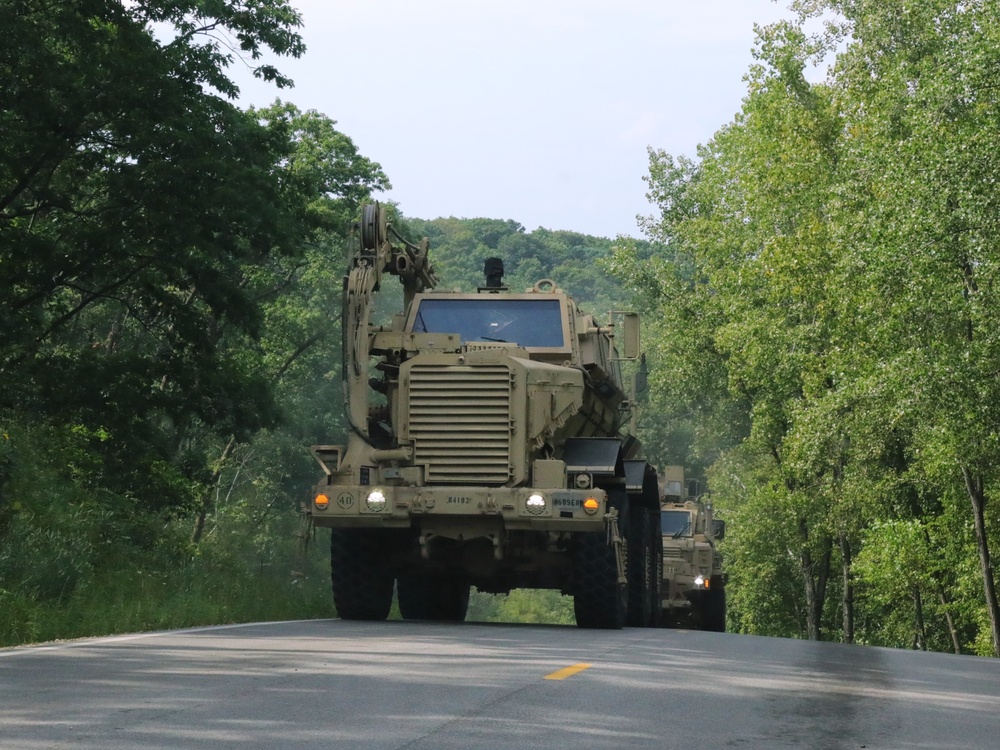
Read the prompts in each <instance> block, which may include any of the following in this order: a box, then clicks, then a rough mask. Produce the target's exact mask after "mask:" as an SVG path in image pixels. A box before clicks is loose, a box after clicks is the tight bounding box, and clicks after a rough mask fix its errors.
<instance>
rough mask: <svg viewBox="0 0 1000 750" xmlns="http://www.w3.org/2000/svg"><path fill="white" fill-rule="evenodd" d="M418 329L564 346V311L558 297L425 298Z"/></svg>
mask: <svg viewBox="0 0 1000 750" xmlns="http://www.w3.org/2000/svg"><path fill="white" fill-rule="evenodd" d="M413 332H414V333H422V332H427V333H457V334H458V335H459V336H461V337H462V341H503V342H510V343H514V344H519V345H520V346H523V347H525V348H531V347H542V348H562V347H564V346H565V342H564V340H563V327H562V311H561V310H560V305H559V300H558V299H504V298H502V297H498V296H496V295H488V296H485V295H484V296H483V297H481V298H479V299H425V300H421V301H420V304H419V307H418V308H417V312H416V316H415V317H414V322H413Z"/></svg>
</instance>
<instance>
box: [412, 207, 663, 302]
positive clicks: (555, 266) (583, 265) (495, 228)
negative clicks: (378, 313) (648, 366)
mask: <svg viewBox="0 0 1000 750" xmlns="http://www.w3.org/2000/svg"><path fill="white" fill-rule="evenodd" d="M402 221H403V224H404V227H405V231H406V233H407V234H408V235H409V236H410V237H412V238H414V239H416V238H420V237H427V238H428V239H429V240H430V243H431V247H432V248H433V253H434V257H433V265H434V270H435V272H436V273H437V275H438V277H439V278H440V279H441V283H442V285H443V286H444V287H445V288H457V289H461V290H462V291H474V290H475V289H476V288H477V287H480V286H482V285H483V284H484V283H485V278H484V277H483V265H484V261H485V260H486V259H487V258H492V257H497V258H500V259H501V260H503V262H504V270H505V276H504V284H505V285H506V286H508V287H509V288H511V289H514V290H518V291H520V290H522V289H530V288H531V287H532V286H534V284H535V282H537V281H539V280H540V279H552V280H553V281H555V282H556V283H557V284H558V285H559V286H560V287H561V288H562V289H565V290H566V291H567V292H569V293H570V294H572V295H573V297H574V299H576V301H577V302H578V303H580V304H581V305H582V306H583V307H585V308H586V309H587V311H588V312H593V313H595V314H597V315H599V316H600V317H602V318H605V317H606V316H607V312H608V311H610V310H611V309H612V308H614V309H620V308H621V306H622V305H623V304H624V303H625V302H627V301H628V298H629V294H628V293H627V292H626V291H625V290H623V289H622V288H621V285H620V284H619V283H618V282H617V281H615V280H614V279H611V278H609V277H608V275H607V274H606V273H604V269H603V268H602V267H601V265H600V263H601V261H602V260H604V259H606V258H608V257H609V256H610V255H611V247H612V244H613V243H612V241H611V240H607V239H604V238H601V237H591V236H589V235H584V234H577V233H576V232H566V231H550V230H548V229H543V228H541V227H539V228H538V229H536V230H534V231H532V232H528V231H526V230H525V228H524V227H523V226H521V225H520V224H518V223H517V222H516V221H511V220H507V221H500V220H496V219H456V218H449V219H433V220H430V221H427V220H422V219H413V218H405V219H403V220H402ZM640 244H641V245H642V246H643V247H645V246H646V244H647V243H640ZM602 313H603V315H602Z"/></svg>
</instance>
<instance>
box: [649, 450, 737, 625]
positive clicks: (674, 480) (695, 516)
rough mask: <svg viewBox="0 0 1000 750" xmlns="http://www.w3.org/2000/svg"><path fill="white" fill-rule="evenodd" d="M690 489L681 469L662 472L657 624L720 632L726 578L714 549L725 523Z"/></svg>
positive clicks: (723, 623) (672, 468) (692, 486)
mask: <svg viewBox="0 0 1000 750" xmlns="http://www.w3.org/2000/svg"><path fill="white" fill-rule="evenodd" d="M696 487H697V482H690V483H685V481H684V468H683V467H681V466H668V467H666V468H665V470H664V483H663V503H662V506H661V511H660V519H661V520H660V523H661V529H662V534H663V586H662V589H661V607H662V624H663V625H668V626H682V627H697V628H700V629H702V630H712V631H717V632H724V631H725V629H726V574H725V573H724V572H723V568H722V553H720V552H719V549H718V544H717V543H718V542H720V541H722V539H723V538H724V537H725V535H726V523H725V521H721V520H719V519H716V518H714V517H713V514H712V506H711V504H710V503H706V502H703V501H702V500H700V499H699V498H698V493H697V489H694V488H696ZM692 489H694V491H691V490H692Z"/></svg>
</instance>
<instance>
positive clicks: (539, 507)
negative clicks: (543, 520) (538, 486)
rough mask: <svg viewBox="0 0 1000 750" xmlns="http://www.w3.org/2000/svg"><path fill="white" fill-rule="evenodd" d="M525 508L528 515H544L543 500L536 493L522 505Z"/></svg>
mask: <svg viewBox="0 0 1000 750" xmlns="http://www.w3.org/2000/svg"><path fill="white" fill-rule="evenodd" d="M524 505H525V507H526V508H527V509H528V512H529V513H544V512H545V505H546V503H545V498H544V497H542V496H541V495H539V494H538V493H537V492H536V493H535V494H534V495H531V496H530V497H529V498H528V499H527V500H526V501H525V503H524Z"/></svg>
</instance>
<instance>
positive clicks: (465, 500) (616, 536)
mask: <svg viewBox="0 0 1000 750" xmlns="http://www.w3.org/2000/svg"><path fill="white" fill-rule="evenodd" d="M357 234H358V237H357V239H358V240H359V246H358V248H357V251H356V253H355V254H354V257H353V259H352V262H351V267H350V269H349V273H348V276H347V278H346V279H345V281H344V313H343V337H344V392H345V397H346V411H347V415H348V422H349V424H350V433H349V434H348V436H347V442H346V444H344V445H320V446H315V447H314V448H313V454H314V455H315V456H316V458H317V459H318V461H319V463H320V465H321V466H322V468H323V471H324V476H323V478H322V480H321V481H320V482H319V484H318V485H317V486H316V487H315V492H314V493H313V497H312V500H311V502H310V504H309V508H308V512H309V513H310V515H311V517H312V520H313V522H314V523H315V524H316V525H317V526H324V527H329V528H330V529H331V542H330V546H331V573H332V583H333V597H334V603H335V605H336V608H337V611H338V613H339V615H340V616H341V617H343V618H346V619H372V620H377V619H384V618H385V617H387V615H388V612H389V610H390V605H391V600H392V595H393V589H394V584H395V590H396V592H397V597H398V603H399V610H400V613H401V615H402V616H403V618H405V619H430V620H462V619H464V617H465V614H466V609H467V606H468V600H469V591H470V587H471V586H476V587H477V588H478V589H479V590H481V591H487V592H508V591H510V590H511V589H514V588H551V589H558V590H560V591H562V592H564V593H566V594H571V595H573V597H574V607H575V612H576V620H577V623H578V624H579V625H580V626H583V627H597V628H620V627H622V626H623V625H625V624H626V623H627V624H630V625H636V626H650V625H653V624H655V623H656V621H657V619H658V615H659V607H658V606H657V602H658V601H659V585H660V580H661V578H660V571H659V568H658V565H657V561H658V559H659V556H658V554H657V552H658V547H659V539H660V527H659V523H660V513H659V491H658V485H657V479H656V472H655V470H654V469H653V468H652V467H651V466H649V465H648V464H647V463H646V462H645V461H643V460H641V459H639V458H637V455H636V454H637V451H638V447H639V446H638V442H637V441H636V440H635V439H634V438H632V437H631V436H629V435H626V434H623V433H622V426H623V425H626V424H628V416H629V409H630V403H629V399H628V398H627V396H626V392H625V390H624V389H623V386H622V375H621V363H622V360H626V359H627V360H635V359H637V358H638V357H639V332H638V317H637V316H636V315H634V314H631V313H621V314H617V317H618V319H619V324H618V326H617V327H613V326H612V325H611V322H612V321H610V320H609V321H607V322H606V323H604V324H599V323H598V322H597V321H596V320H595V319H594V317H593V316H591V315H588V314H585V313H584V312H582V311H581V310H580V309H579V308H578V307H577V305H576V304H575V303H574V301H573V300H572V299H571V298H570V296H569V295H568V294H566V293H565V292H563V291H562V290H561V289H559V288H558V287H557V286H556V284H555V283H554V282H553V281H551V280H541V281H539V282H538V283H536V284H535V285H534V287H533V288H531V289H528V290H526V291H521V292H516V291H512V290H509V289H507V288H506V287H505V286H504V285H503V264H502V262H501V261H500V260H498V259H489V260H487V262H486V269H485V273H486V279H485V284H484V286H483V287H481V288H480V289H479V291H478V293H474V294H472V293H465V294H463V293H457V292H442V291H436V290H435V289H434V288H435V286H436V283H437V279H436V277H435V275H434V273H433V271H432V268H431V266H430V264H429V262H428V243H427V240H426V239H425V240H423V241H422V242H421V243H420V244H417V245H414V244H411V243H409V242H407V241H405V240H404V239H403V238H402V237H401V236H400V235H399V234H398V233H397V232H396V231H395V230H394V229H393V227H392V226H391V224H389V223H388V222H387V220H386V214H385V211H384V209H383V207H381V206H379V205H378V204H372V205H367V206H364V207H363V211H362V221H361V225H360V228H359V231H358V233H357ZM389 275H394V276H397V277H398V278H399V280H400V281H401V283H402V285H403V310H402V311H401V312H400V313H399V314H397V315H396V316H395V317H393V318H392V322H391V323H390V324H388V325H384V326H375V325H373V323H372V320H371V317H372V307H373V299H374V296H375V294H376V293H377V292H378V291H379V290H380V288H381V286H382V284H383V283H386V282H388V280H389V279H388V276H389ZM619 329H620V330H621V333H620V334H619V333H618V331H619ZM618 340H620V341H621V343H622V346H621V349H622V351H621V353H619V351H618V349H617V348H616V346H615V344H616V342H617V341H618Z"/></svg>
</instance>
